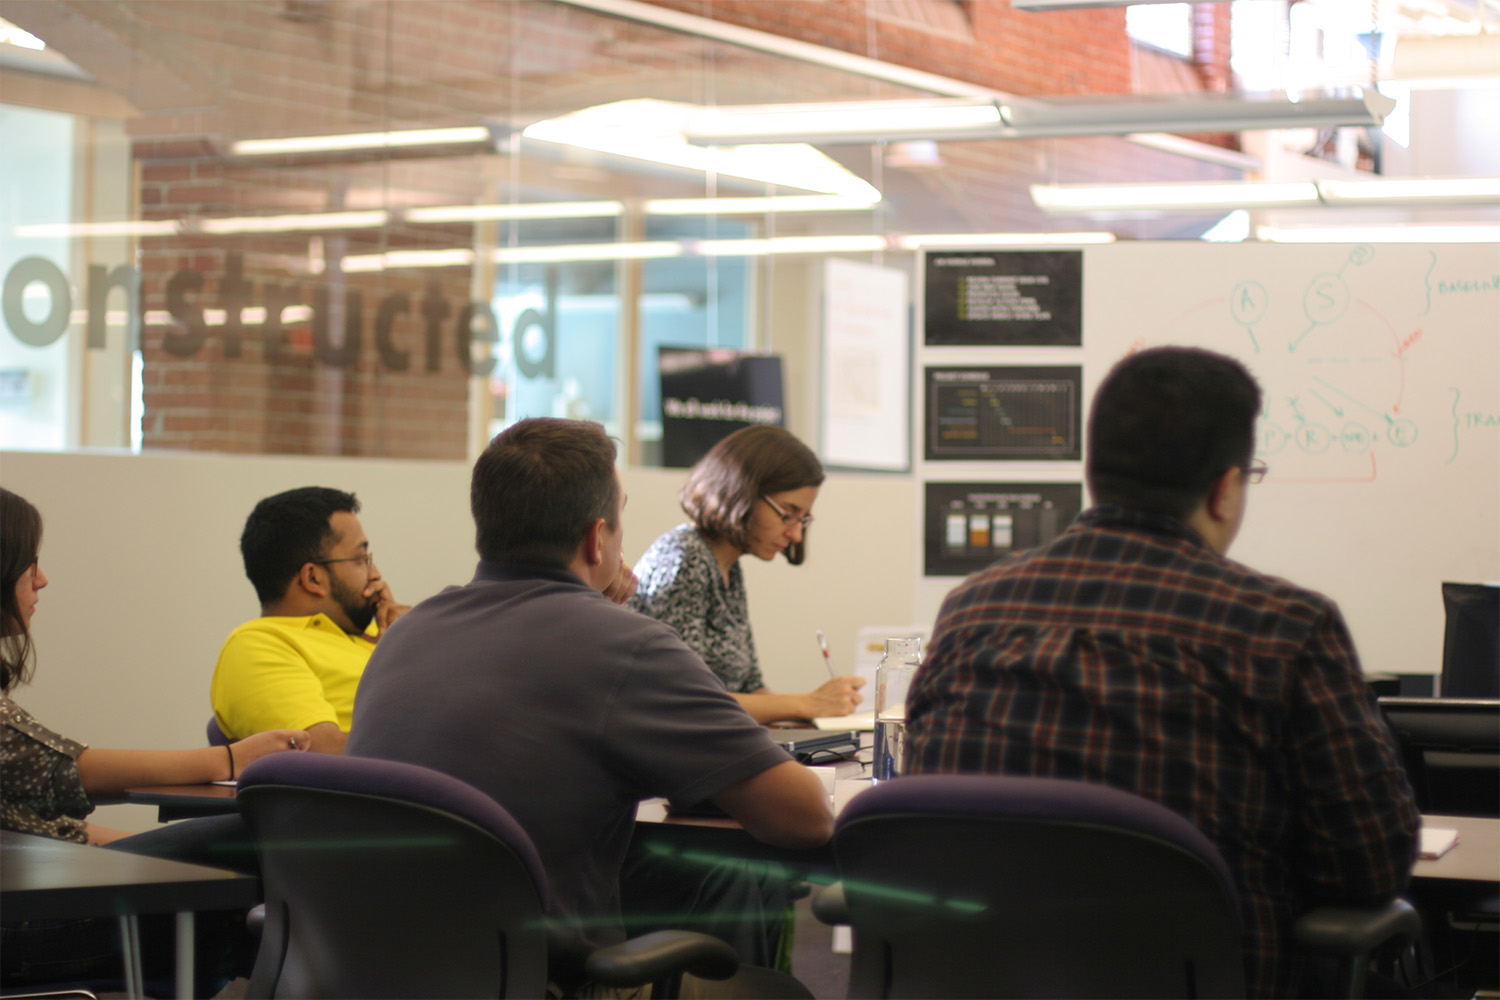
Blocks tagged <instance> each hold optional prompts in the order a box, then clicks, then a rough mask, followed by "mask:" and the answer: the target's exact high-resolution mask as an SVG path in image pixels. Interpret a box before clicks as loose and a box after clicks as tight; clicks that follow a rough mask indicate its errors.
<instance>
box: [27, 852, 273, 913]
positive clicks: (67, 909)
mask: <svg viewBox="0 0 1500 1000" xmlns="http://www.w3.org/2000/svg"><path fill="white" fill-rule="evenodd" d="M0 871H3V873H4V877H3V880H0V896H3V897H4V910H5V918H6V919H7V920H44V919H53V918H61V917H92V916H114V915H116V914H124V913H179V912H184V911H192V910H223V909H238V908H241V907H243V908H247V909H248V908H249V907H251V906H254V905H255V904H256V903H258V902H259V901H260V880H259V879H257V878H253V877H251V876H249V875H239V874H236V873H235V872H228V871H223V870H221V869H218V868H207V867H204V866H202V865H190V864H185V863H183V862H180V861H164V860H162V859H160V858H148V857H143V856H142V855H139V854H129V853H127V852H125V851H111V850H107V849H105V848H102V847H90V846H88V845H87V844H74V843H70V842H68V841H64V840H53V839H51V838H49V837H34V836H31V835H29V834H24V833H12V832H10V831H3V832H0Z"/></svg>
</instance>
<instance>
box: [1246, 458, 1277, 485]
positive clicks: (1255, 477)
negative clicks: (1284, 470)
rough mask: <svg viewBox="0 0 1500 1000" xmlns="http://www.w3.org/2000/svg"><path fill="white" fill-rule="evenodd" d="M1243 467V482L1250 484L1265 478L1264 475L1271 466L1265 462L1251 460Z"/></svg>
mask: <svg viewBox="0 0 1500 1000" xmlns="http://www.w3.org/2000/svg"><path fill="white" fill-rule="evenodd" d="M1244 469H1245V482H1246V483H1248V484H1249V485H1251V486H1254V485H1255V484H1256V483H1258V482H1260V481H1261V480H1262V479H1265V478H1266V475H1267V474H1268V473H1269V472H1270V471H1271V467H1270V466H1269V465H1267V464H1266V463H1265V462H1252V463H1250V464H1249V465H1247V466H1245V467H1244Z"/></svg>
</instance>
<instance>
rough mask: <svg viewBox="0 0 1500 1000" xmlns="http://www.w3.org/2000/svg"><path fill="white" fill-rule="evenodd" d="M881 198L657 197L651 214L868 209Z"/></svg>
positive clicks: (650, 206) (649, 209)
mask: <svg viewBox="0 0 1500 1000" xmlns="http://www.w3.org/2000/svg"><path fill="white" fill-rule="evenodd" d="M876 204H878V199H877V201H868V200H866V199H863V198H844V197H840V196H839V195H833V194H809V195H782V196H779V197H770V198H653V199H651V200H649V201H647V202H646V203H645V204H644V206H643V207H644V209H645V211H646V214H647V215H759V214H761V213H767V212H770V213H774V212H867V211H869V210H871V209H873V208H874V207H875V206H876Z"/></svg>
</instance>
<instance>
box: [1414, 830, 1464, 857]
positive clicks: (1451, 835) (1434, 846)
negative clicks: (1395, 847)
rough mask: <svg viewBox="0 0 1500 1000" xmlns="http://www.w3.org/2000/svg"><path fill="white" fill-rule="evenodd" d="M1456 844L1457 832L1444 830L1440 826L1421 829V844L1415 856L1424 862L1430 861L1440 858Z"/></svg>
mask: <svg viewBox="0 0 1500 1000" xmlns="http://www.w3.org/2000/svg"><path fill="white" fill-rule="evenodd" d="M1456 843H1458V831H1457V830H1449V829H1444V828H1443V827H1440V826H1430V827H1429V826H1424V827H1422V843H1421V847H1420V848H1418V851H1417V856H1418V857H1420V858H1421V859H1422V860H1424V861H1432V860H1434V859H1436V858H1440V857H1442V856H1443V855H1444V854H1447V853H1448V852H1449V851H1451V850H1452V849H1453V845H1454V844H1456Z"/></svg>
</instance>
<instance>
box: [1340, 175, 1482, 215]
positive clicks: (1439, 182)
mask: <svg viewBox="0 0 1500 1000" xmlns="http://www.w3.org/2000/svg"><path fill="white" fill-rule="evenodd" d="M1318 193H1319V194H1320V195H1321V196H1322V198H1323V201H1325V202H1326V203H1328V204H1330V205H1339V204H1345V203H1347V204H1352V205H1403V204H1408V203H1410V202H1421V203H1423V204H1425V205H1443V204H1455V203H1461V204H1476V203H1477V204H1480V205H1483V204H1485V203H1489V204H1492V205H1494V206H1495V207H1496V208H1500V177H1442V178H1440V177H1411V178H1405V177H1392V178H1383V179H1380V180H1367V181H1318Z"/></svg>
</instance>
